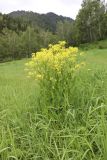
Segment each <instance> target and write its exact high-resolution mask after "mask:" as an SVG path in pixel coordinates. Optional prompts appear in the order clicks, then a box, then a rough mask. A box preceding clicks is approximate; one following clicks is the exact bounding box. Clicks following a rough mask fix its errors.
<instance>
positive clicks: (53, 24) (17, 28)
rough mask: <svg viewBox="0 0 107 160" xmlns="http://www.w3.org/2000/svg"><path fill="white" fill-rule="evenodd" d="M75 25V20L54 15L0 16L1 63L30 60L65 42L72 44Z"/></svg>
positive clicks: (18, 14)
mask: <svg viewBox="0 0 107 160" xmlns="http://www.w3.org/2000/svg"><path fill="white" fill-rule="evenodd" d="M72 23H73V20H72V19H71V18H67V17H63V16H58V15H56V14H54V13H47V14H46V15H45V14H38V13H33V12H25V11H16V12H12V13H10V14H8V15H3V14H0V60H1V61H3V60H11V59H16V58H18V59H19V58H22V57H29V56H30V55H31V53H32V52H34V51H37V50H39V49H40V48H42V47H47V45H48V44H49V43H56V42H57V41H59V40H62V39H63V40H66V41H68V43H69V39H70V37H71V27H72ZM68 26H69V30H68Z"/></svg>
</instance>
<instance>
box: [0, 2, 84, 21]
mask: <svg viewBox="0 0 107 160" xmlns="http://www.w3.org/2000/svg"><path fill="white" fill-rule="evenodd" d="M81 3H82V0H0V12H2V13H9V12H12V11H16V10H26V11H34V12H38V13H47V12H54V13H56V14H58V15H63V16H68V17H71V18H74V19H75V17H76V15H77V13H78V10H79V9H80V8H81Z"/></svg>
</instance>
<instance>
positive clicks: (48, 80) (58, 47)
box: [26, 41, 85, 108]
mask: <svg viewBox="0 0 107 160" xmlns="http://www.w3.org/2000/svg"><path fill="white" fill-rule="evenodd" d="M65 45H66V42H65V41H60V42H59V43H58V44H55V45H51V44H50V45H49V46H48V48H47V49H41V50H40V51H39V52H37V53H32V59H31V61H29V62H28V63H27V64H26V65H27V69H28V76H29V77H33V78H34V79H35V80H36V81H37V83H38V84H39V85H40V89H41V97H40V101H41V102H43V104H45V105H46V106H52V107H53V106H54V107H56V108H57V107H60V108H61V107H63V106H64V105H67V103H68V102H69V100H70V95H71V92H72V86H73V85H74V83H75V82H74V81H75V77H76V76H78V71H79V70H80V69H81V68H82V67H83V66H84V65H85V63H84V62H81V58H80V57H81V56H82V53H80V52H79V51H78V48H76V47H68V48H66V47H65Z"/></svg>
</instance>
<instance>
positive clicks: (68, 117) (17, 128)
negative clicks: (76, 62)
mask: <svg viewBox="0 0 107 160" xmlns="http://www.w3.org/2000/svg"><path fill="white" fill-rule="evenodd" d="M106 52H107V50H98V49H94V50H89V51H88V52H87V53H86V61H87V66H86V67H85V69H84V70H81V72H78V78H76V80H75V81H73V83H71V82H70V83H69V85H70V88H71V89H70V92H71V93H72V94H71V95H67V94H65V95H64V100H65V102H66V103H64V104H63V108H64V109H63V108H58V106H59V105H58V104H56V108H55V107H54V108H53V107H52V105H53V103H51V102H50V105H49V106H46V104H45V102H46V99H44V103H40V102H38V98H41V92H40V88H39V86H38V84H37V82H36V83H35V80H32V79H28V78H26V74H25V72H24V68H25V65H24V64H25V62H27V61H29V60H23V61H22V60H21V61H13V62H11V63H10V62H8V63H2V64H0V131H1V132H0V159H1V160H8V159H19V160H29V159H31V160H33V159H38V160H39V159H40V160H68V159H74V160H88V159H91V160H106V157H107V125H106V124H107V119H106V113H107V98H106V97H107V81H106V79H107V63H106V58H107V54H106ZM101 53H102V55H101ZM104 64H105V65H104ZM60 85H62V87H63V85H65V86H66V84H63V82H61V83H60ZM50 90H51V86H50V87H49V88H48V90H47V92H46V93H48V92H50ZM46 96H48V95H46ZM68 96H70V97H71V98H70V99H69V100H68V98H67V97H68ZM56 98H59V99H60V95H59V94H57V96H56ZM42 100H43V98H42ZM54 100H55V99H54ZM43 109H44V110H43Z"/></svg>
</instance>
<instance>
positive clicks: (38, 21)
mask: <svg viewBox="0 0 107 160" xmlns="http://www.w3.org/2000/svg"><path fill="white" fill-rule="evenodd" d="M8 15H9V16H10V17H12V18H14V19H20V20H23V21H24V22H28V23H30V24H32V25H38V26H40V27H41V28H44V29H46V30H49V31H51V32H55V31H56V25H57V22H59V21H62V22H64V21H68V22H73V21H74V20H73V19H72V18H69V17H63V16H59V15H57V14H55V13H52V12H49V13H47V14H39V13H34V12H31V11H30V12H29V11H14V12H11V13H9V14H8Z"/></svg>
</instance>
